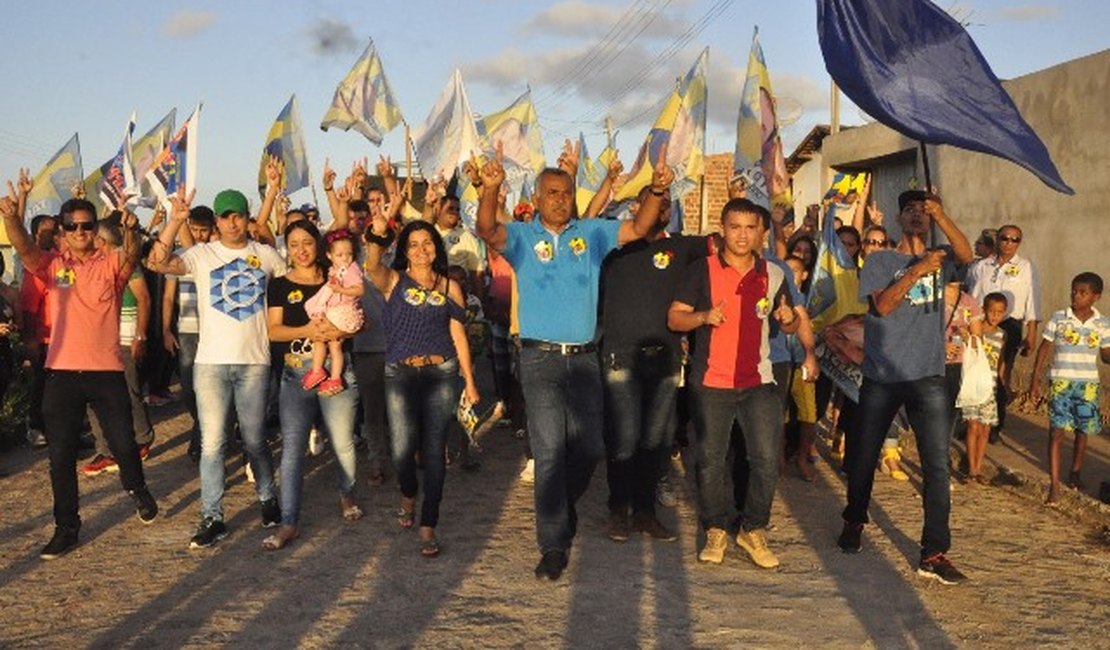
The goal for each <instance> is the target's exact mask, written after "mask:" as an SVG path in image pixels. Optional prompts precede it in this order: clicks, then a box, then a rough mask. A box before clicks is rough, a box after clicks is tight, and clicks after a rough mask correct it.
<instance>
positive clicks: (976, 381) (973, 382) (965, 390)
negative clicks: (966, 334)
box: [956, 336, 994, 408]
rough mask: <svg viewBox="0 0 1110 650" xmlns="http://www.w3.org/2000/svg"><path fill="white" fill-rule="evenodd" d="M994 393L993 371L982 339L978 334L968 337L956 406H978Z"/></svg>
mask: <svg viewBox="0 0 1110 650" xmlns="http://www.w3.org/2000/svg"><path fill="white" fill-rule="evenodd" d="M993 394H994V373H993V372H991V364H990V361H988V360H987V352H986V350H984V349H983V340H982V339H981V338H980V337H978V336H972V337H970V338H969V340H968V342H967V344H965V345H964V361H963V375H962V378H961V381H960V393H959V395H957V396H956V407H957V408H967V407H969V406H979V405H980V404H984V403H986V402H987V401H988V400H990V398H991V396H992V395H993Z"/></svg>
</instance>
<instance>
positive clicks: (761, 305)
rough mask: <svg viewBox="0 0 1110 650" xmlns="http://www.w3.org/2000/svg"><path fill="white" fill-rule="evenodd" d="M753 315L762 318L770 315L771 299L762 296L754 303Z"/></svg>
mask: <svg viewBox="0 0 1110 650" xmlns="http://www.w3.org/2000/svg"><path fill="white" fill-rule="evenodd" d="M755 315H756V316H759V317H760V318H761V319H764V320H766V318H767V317H768V316H770V315H771V301H770V300H769V299H768V298H767V296H763V297H762V298H760V299H759V301H758V302H756V303H755Z"/></svg>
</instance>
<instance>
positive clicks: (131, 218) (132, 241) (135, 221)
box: [116, 207, 150, 309]
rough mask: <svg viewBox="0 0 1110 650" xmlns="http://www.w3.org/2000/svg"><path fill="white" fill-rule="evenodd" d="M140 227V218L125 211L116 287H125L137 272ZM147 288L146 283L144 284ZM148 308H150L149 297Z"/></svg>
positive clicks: (121, 227)
mask: <svg viewBox="0 0 1110 650" xmlns="http://www.w3.org/2000/svg"><path fill="white" fill-rule="evenodd" d="M138 225H139V218H138V217H136V216H135V213H134V212H131V211H130V210H128V209H127V208H126V207H125V208H124V210H123V217H122V218H121V219H120V229H121V230H122V231H123V245H122V246H121V247H120V265H119V276H117V279H118V281H119V283H118V284H117V285H116V286H123V283H125V282H129V281H130V278H131V272H132V271H134V270H135V266H136V265H137V264H138V263H139V244H140V240H139V232H138V230H137V228H138ZM143 286H144V287H145V286H146V283H145V282H144V283H143ZM147 297H148V304H147V308H148V309H149V308H150V304H149V295H148V296H147Z"/></svg>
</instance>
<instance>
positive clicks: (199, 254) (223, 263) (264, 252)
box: [181, 241, 285, 365]
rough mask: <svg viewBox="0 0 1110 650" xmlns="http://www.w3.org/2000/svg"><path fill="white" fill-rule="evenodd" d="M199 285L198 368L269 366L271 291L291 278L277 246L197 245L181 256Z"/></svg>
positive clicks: (212, 243)
mask: <svg viewBox="0 0 1110 650" xmlns="http://www.w3.org/2000/svg"><path fill="white" fill-rule="evenodd" d="M181 259H182V260H183V261H184V262H185V267H186V269H188V271H189V273H190V274H192V276H193V281H194V282H195V283H196V286H197V314H198V316H199V320H200V338H199V340H198V343H197V356H196V363H203V364H214V365H234V364H248V365H253V364H268V363H269V362H270V346H269V338H268V337H267V329H266V286H267V284H268V282H269V280H270V278H272V277H274V276H280V275H284V274H285V260H283V259H282V258H281V256H280V255H278V252H277V251H276V250H274V248H273V247H271V246H267V245H265V244H260V243H258V242H254V241H251V242H247V245H246V246H244V247H243V248H228V247H227V246H224V245H223V244H222V243H220V242H218V241H217V242H209V243H206V244H197V245H196V246H193V247H192V248H190V249H189V250H187V251H185V252H184V253H182V254H181Z"/></svg>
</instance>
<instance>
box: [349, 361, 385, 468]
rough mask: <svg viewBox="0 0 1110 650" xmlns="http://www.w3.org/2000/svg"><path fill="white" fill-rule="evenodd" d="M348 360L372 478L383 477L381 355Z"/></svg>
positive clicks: (382, 372)
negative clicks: (354, 384) (358, 401)
mask: <svg viewBox="0 0 1110 650" xmlns="http://www.w3.org/2000/svg"><path fill="white" fill-rule="evenodd" d="M351 356H352V358H353V359H354V363H353V365H354V367H355V378H356V380H357V381H358V397H359V399H360V400H361V401H362V437H363V438H365V439H366V449H367V459H368V460H369V461H370V475H371V476H373V475H375V474H379V473H385V471H386V466H387V465H388V464H389V456H390V451H389V438H388V431H387V430H386V423H385V352H355V353H354V354H353V355H351Z"/></svg>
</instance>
